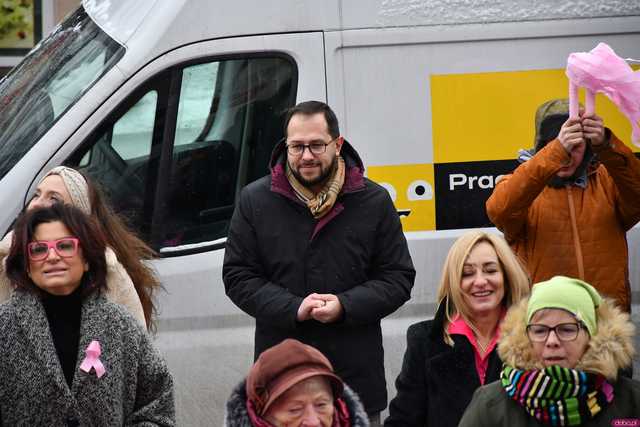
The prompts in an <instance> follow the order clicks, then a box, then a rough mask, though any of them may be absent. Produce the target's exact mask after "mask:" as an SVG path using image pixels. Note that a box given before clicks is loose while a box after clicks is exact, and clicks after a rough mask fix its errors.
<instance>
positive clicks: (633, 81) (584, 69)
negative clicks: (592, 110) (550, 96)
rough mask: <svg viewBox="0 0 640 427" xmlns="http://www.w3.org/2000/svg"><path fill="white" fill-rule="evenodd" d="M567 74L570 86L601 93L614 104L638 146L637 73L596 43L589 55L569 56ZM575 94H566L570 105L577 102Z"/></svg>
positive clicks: (639, 92)
mask: <svg viewBox="0 0 640 427" xmlns="http://www.w3.org/2000/svg"><path fill="white" fill-rule="evenodd" d="M566 74H567V77H569V80H570V81H571V84H572V85H576V86H580V87H584V88H585V89H587V90H590V91H592V92H594V93H604V94H605V95H606V96H607V97H608V98H609V99H610V100H611V101H612V102H613V103H614V104H616V106H617V107H618V109H620V112H622V114H624V115H625V116H626V117H627V118H628V119H629V121H630V122H631V126H632V128H633V132H632V134H631V139H632V140H633V143H634V144H635V145H637V146H640V71H633V69H632V68H631V67H630V66H629V64H627V62H626V61H625V60H624V59H622V58H620V57H619V56H618V55H616V53H615V52H614V51H613V49H611V48H610V47H609V46H608V45H607V44H605V43H599V44H598V46H596V47H595V48H594V49H592V50H591V52H576V53H572V54H571V55H569V58H568V60H567V70H566ZM575 92H577V91H574V90H570V91H569V97H570V105H571V104H572V101H573V103H576V101H575V100H574V99H572V98H574V97H575V96H576V93H575ZM587 110H589V108H587ZM570 115H571V113H570Z"/></svg>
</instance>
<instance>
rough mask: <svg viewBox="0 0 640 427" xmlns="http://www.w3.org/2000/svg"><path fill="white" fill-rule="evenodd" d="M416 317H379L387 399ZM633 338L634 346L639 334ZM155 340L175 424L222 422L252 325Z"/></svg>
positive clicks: (246, 362) (244, 367)
mask: <svg viewBox="0 0 640 427" xmlns="http://www.w3.org/2000/svg"><path fill="white" fill-rule="evenodd" d="M633 312H634V313H636V314H635V315H634V316H633V321H634V323H635V324H636V326H637V327H639V328H640V306H638V305H636V306H634V307H633ZM422 319H423V318H418V317H400V318H392V319H386V320H384V321H383V324H382V327H383V334H384V348H385V351H386V353H385V365H386V372H387V387H388V389H389V397H390V398H392V397H393V396H394V395H395V388H394V380H395V378H396V376H397V375H398V372H399V371H400V366H401V364H402V355H403V354H404V350H405V346H406V342H405V333H406V330H407V327H408V326H409V325H410V324H411V323H414V322H417V321H419V320H422ZM635 340H636V342H635V344H636V348H637V349H639V350H640V337H639V334H636V338H635ZM156 342H157V345H158V347H159V348H160V350H161V352H162V353H163V354H164V356H165V357H166V360H167V362H168V364H169V367H170V369H171V371H172V373H173V375H174V379H175V383H176V404H177V412H178V414H177V415H178V425H180V426H220V425H222V420H223V417H224V404H225V402H226V400H227V397H228V396H229V394H230V392H231V390H232V388H233V387H234V386H235V385H236V384H237V383H238V382H239V381H241V380H242V378H243V377H244V375H246V373H247V371H248V369H249V367H250V365H251V363H252V361H253V326H244V327H235V328H217V329H206V330H197V331H177V332H175V331H174V332H162V331H160V332H159V333H158V336H157V341H156ZM361 357H363V358H364V357H366V355H361ZM634 371H635V373H636V377H638V376H640V375H639V374H638V373H640V358H639V357H636V359H635V361H634Z"/></svg>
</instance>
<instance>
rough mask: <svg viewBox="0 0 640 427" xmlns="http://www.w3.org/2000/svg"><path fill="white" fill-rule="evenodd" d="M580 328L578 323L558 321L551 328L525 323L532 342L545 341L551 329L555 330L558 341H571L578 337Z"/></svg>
mask: <svg viewBox="0 0 640 427" xmlns="http://www.w3.org/2000/svg"><path fill="white" fill-rule="evenodd" d="M580 329H582V326H581V325H580V323H560V324H559V325H556V326H554V327H553V328H552V327H550V326H547V325H538V324H531V325H527V336H528V337H529V339H530V340H531V341H532V342H545V341H546V340H547V338H548V337H549V333H550V332H551V331H553V332H555V334H556V336H557V337H558V339H559V340H560V341H573V340H575V339H576V338H578V333H579V332H580Z"/></svg>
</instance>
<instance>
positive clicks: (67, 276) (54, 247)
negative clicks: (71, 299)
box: [27, 221, 89, 295]
mask: <svg viewBox="0 0 640 427" xmlns="http://www.w3.org/2000/svg"><path fill="white" fill-rule="evenodd" d="M27 252H28V254H29V271H28V274H29V277H30V278H31V280H32V281H33V283H34V284H35V285H36V286H37V287H38V288H40V289H42V290H43V291H45V292H47V293H50V294H52V295H69V294H70V293H72V292H73V291H75V290H76V289H77V288H78V286H80V282H81V281H82V276H83V274H84V272H85V271H88V269H89V266H88V264H87V263H86V262H85V259H84V257H83V255H82V249H81V248H80V247H79V243H78V240H77V239H76V238H75V237H74V236H73V235H72V234H71V232H70V231H69V229H68V228H67V227H66V226H65V225H64V224H63V223H62V222H60V221H54V222H45V223H42V224H39V225H38V226H36V229H35V233H34V235H33V240H32V241H31V242H30V243H29V245H28V247H27Z"/></svg>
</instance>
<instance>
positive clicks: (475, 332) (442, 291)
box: [384, 231, 530, 427]
mask: <svg viewBox="0 0 640 427" xmlns="http://www.w3.org/2000/svg"><path fill="white" fill-rule="evenodd" d="M529 285H530V281H529V277H528V275H527V273H526V272H525V270H524V268H523V267H522V264H521V263H520V261H519V260H518V258H517V257H516V256H515V255H514V253H513V252H512V251H511V249H510V248H509V245H508V244H507V243H506V242H505V241H504V239H503V238H502V237H499V236H497V235H493V234H489V233H485V232H482V231H471V232H468V233H466V234H464V235H463V236H462V237H460V238H459V239H458V240H457V241H456V242H455V243H454V244H453V246H452V247H451V249H450V250H449V254H448V255H447V259H446V261H445V264H444V268H443V272H442V278H441V280H440V286H439V289H438V309H437V311H436V314H435V318H434V319H433V320H428V321H422V322H419V323H416V324H413V325H411V326H410V327H409V330H408V331H407V350H406V352H405V355H404V361H403V364H402V371H401V372H400V375H398V378H397V380H396V390H397V395H396V397H395V398H394V399H393V400H392V401H391V404H390V405H389V417H388V418H387V419H386V421H385V423H384V425H385V426H421V427H422V426H429V427H433V426H455V425H458V421H460V418H461V417H462V414H463V413H464V410H465V408H466V407H467V405H468V404H469V402H470V401H471V398H472V396H473V392H474V391H475V390H476V389H477V388H478V387H480V386H481V385H483V384H486V383H488V382H491V381H495V380H497V379H498V377H499V375H500V368H501V365H502V362H501V361H500V359H499V358H498V355H497V353H496V343H497V340H498V337H499V334H500V322H501V320H502V318H503V317H504V315H505V313H506V310H507V308H509V307H510V306H511V305H513V304H516V303H518V302H519V301H520V300H521V299H523V298H524V297H526V296H527V295H528V293H529Z"/></svg>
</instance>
